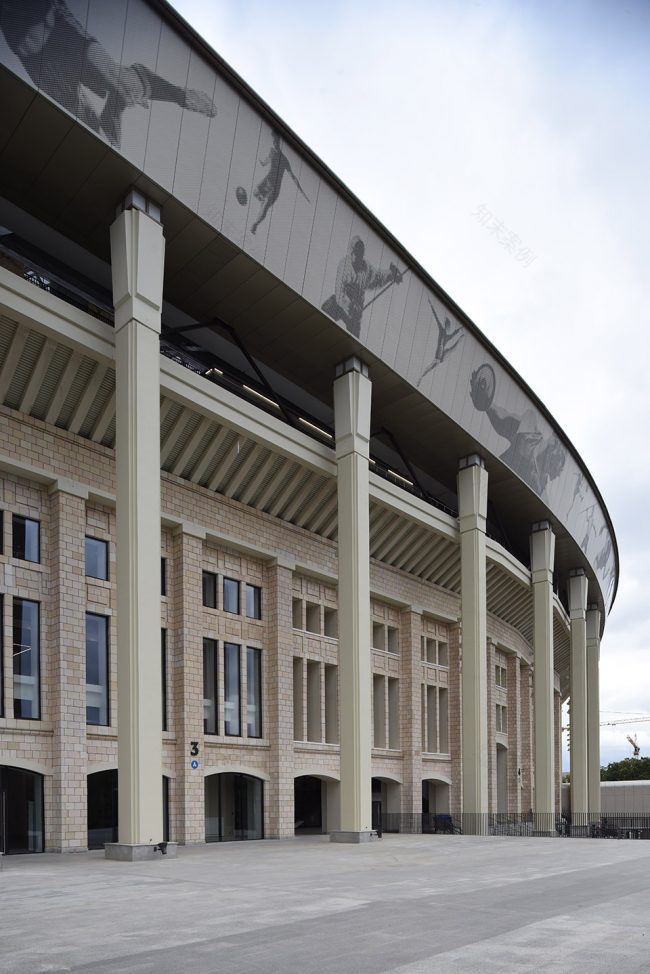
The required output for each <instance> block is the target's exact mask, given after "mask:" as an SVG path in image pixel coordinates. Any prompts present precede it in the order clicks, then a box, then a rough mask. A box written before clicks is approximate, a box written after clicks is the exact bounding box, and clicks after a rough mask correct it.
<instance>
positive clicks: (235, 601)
mask: <svg viewBox="0 0 650 974" xmlns="http://www.w3.org/2000/svg"><path fill="white" fill-rule="evenodd" d="M223 611H224V612H234V613H235V614H236V615H237V614H238V613H239V582H236V581H235V579H234V578H224V580H223Z"/></svg>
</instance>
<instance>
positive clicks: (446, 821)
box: [376, 812, 650, 839]
mask: <svg viewBox="0 0 650 974" xmlns="http://www.w3.org/2000/svg"><path fill="white" fill-rule="evenodd" d="M376 824H377V826H378V831H381V832H401V833H402V834H406V835H421V834H424V835H504V836H505V835H507V836H522V837H525V836H537V837H540V836H544V837H548V838H571V839H650V815H648V814H636V813H634V812H618V813H610V812H608V813H607V814H596V813H590V812H587V813H584V814H574V815H570V814H559V813H558V814H556V813H550V814H546V813H535V812H522V813H505V812H489V813H475V812H465V813H462V814H454V815H451V814H440V813H437V814H436V813H433V812H422V813H418V812H383V813H382V814H381V819H380V822H378V823H376Z"/></svg>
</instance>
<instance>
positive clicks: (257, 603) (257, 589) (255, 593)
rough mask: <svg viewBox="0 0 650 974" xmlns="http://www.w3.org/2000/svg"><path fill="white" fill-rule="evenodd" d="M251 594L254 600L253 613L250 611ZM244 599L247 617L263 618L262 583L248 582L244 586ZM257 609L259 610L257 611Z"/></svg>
mask: <svg viewBox="0 0 650 974" xmlns="http://www.w3.org/2000/svg"><path fill="white" fill-rule="evenodd" d="M249 593H250V594H251V597H252V600H253V610H254V611H253V613H252V614H251V613H250V612H249V611H248V596H249ZM244 600H245V603H246V605H245V609H246V618H247V619H261V618H262V588H261V586H260V585H253V583H252V582H246V584H245V587H244ZM255 609H257V612H255Z"/></svg>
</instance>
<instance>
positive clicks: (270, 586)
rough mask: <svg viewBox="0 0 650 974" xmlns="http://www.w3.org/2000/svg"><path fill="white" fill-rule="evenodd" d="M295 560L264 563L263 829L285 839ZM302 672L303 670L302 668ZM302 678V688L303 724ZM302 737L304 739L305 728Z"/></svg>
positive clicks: (290, 820) (289, 806) (289, 808)
mask: <svg viewBox="0 0 650 974" xmlns="http://www.w3.org/2000/svg"><path fill="white" fill-rule="evenodd" d="M293 568H294V564H293V562H292V561H290V560H289V559H287V558H277V559H275V560H274V561H273V562H271V563H270V564H269V565H267V567H266V584H265V587H264V605H265V609H264V616H265V619H266V633H267V646H266V659H267V666H266V676H267V685H266V686H265V687H264V700H263V709H262V713H263V714H265V715H266V717H265V725H266V729H265V731H264V736H265V737H268V739H269V742H270V745H271V753H270V760H269V770H270V781H269V783H268V786H265V802H264V804H265V835H266V836H267V837H268V838H271V839H284V838H287V837H289V836H292V835H293V834H294V824H295V818H294V784H293V781H294V779H293V767H294V752H293V739H294V732H293V717H294V715H293V701H294V697H293V632H292V613H291V599H292V581H293ZM301 673H303V674H304V670H301ZM305 682H306V681H305V680H304V679H303V680H302V687H301V690H300V694H301V700H302V714H303V727H304V716H305V715H306V712H307V711H306V706H305V697H304V693H305V686H304V684H305ZM302 739H306V734H305V731H304V730H303V733H302Z"/></svg>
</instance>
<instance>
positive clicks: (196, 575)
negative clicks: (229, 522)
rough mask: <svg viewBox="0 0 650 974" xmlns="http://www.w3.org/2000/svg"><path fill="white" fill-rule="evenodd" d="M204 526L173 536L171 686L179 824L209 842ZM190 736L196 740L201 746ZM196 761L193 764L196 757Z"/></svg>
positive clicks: (186, 837)
mask: <svg viewBox="0 0 650 974" xmlns="http://www.w3.org/2000/svg"><path fill="white" fill-rule="evenodd" d="M204 540H205V531H204V530H203V529H202V528H199V527H197V526H194V525H191V524H183V525H182V526H181V527H180V528H178V529H177V532H176V533H175V535H174V541H173V552H174V558H173V566H174V577H173V582H172V591H173V606H174V617H173V619H174V622H173V624H174V640H173V661H174V664H173V667H172V680H173V683H172V686H173V693H174V696H175V707H174V712H175V722H174V723H175V728H174V729H175V731H176V737H177V741H178V745H177V747H176V779H175V781H174V793H175V797H176V823H177V824H176V830H175V834H174V838H175V839H177V841H178V842H182V843H183V844H184V845H196V844H198V843H202V842H205V779H204V768H205V764H206V753H205V740H204V734H203V632H204V629H203V589H202V574H201V572H202V565H203V541H204ZM192 741H195V742H196V743H197V744H198V746H199V747H198V753H197V754H195V755H192V751H194V750H197V749H195V748H193V747H192ZM193 757H194V763H197V764H198V767H196V768H193V767H192V763H193V761H192V758H193Z"/></svg>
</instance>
